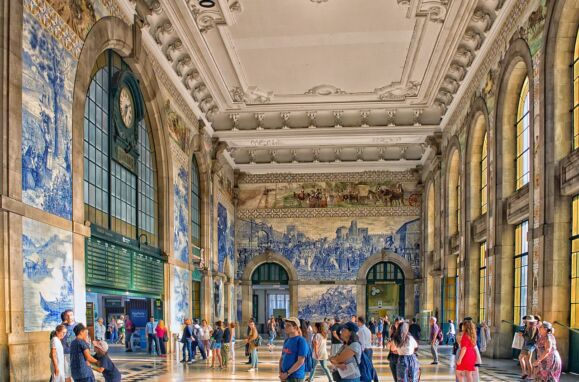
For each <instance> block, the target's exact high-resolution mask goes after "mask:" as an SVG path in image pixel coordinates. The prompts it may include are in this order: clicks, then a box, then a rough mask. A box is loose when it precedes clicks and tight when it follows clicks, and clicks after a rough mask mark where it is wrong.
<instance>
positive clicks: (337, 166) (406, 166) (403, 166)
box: [236, 161, 422, 174]
mask: <svg viewBox="0 0 579 382" xmlns="http://www.w3.org/2000/svg"><path fill="white" fill-rule="evenodd" d="M420 165H422V161H393V162H388V163H387V164H385V163H382V162H371V163H368V162H367V163H364V164H360V163H358V162H353V163H343V162H342V163H317V164H293V163H290V164H285V163H284V164H271V163H267V164H243V165H236V168H237V169H239V170H240V171H243V172H247V173H251V174H268V173H271V172H281V173H290V174H327V173H337V172H338V173H339V172H343V173H349V172H361V171H369V170H377V171H379V170H384V169H388V170H390V171H407V170H411V169H413V168H416V166H420Z"/></svg>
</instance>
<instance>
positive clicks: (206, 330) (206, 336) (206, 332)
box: [201, 320, 213, 357]
mask: <svg viewBox="0 0 579 382" xmlns="http://www.w3.org/2000/svg"><path fill="white" fill-rule="evenodd" d="M211 332H213V328H212V327H211V325H208V324H207V320H202V321H201V341H203V347H204V348H205V352H206V354H207V357H209V356H210V354H211V352H210V351H209V340H210V339H211Z"/></svg>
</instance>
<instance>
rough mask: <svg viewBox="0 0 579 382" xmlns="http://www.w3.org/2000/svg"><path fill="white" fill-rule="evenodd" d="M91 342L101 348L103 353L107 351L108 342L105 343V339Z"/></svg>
mask: <svg viewBox="0 0 579 382" xmlns="http://www.w3.org/2000/svg"><path fill="white" fill-rule="evenodd" d="M92 344H93V345H94V347H95V348H97V349H100V350H102V351H103V353H106V352H108V351H109V344H107V343H106V342H105V341H93V342H92Z"/></svg>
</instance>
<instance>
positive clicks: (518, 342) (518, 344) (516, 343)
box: [511, 332, 525, 350]
mask: <svg viewBox="0 0 579 382" xmlns="http://www.w3.org/2000/svg"><path fill="white" fill-rule="evenodd" d="M524 342H525V339H524V338H523V336H521V335H519V333H518V332H516V333H515V336H514V337H513V344H512V345H511V347H512V348H513V349H519V350H521V349H522V348H523V343H524Z"/></svg>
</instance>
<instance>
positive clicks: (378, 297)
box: [366, 261, 405, 317]
mask: <svg viewBox="0 0 579 382" xmlns="http://www.w3.org/2000/svg"><path fill="white" fill-rule="evenodd" d="M366 283H367V284H366V316H367V317H371V316H377V315H380V316H383V315H384V314H385V313H386V314H388V315H389V316H404V293H405V288H404V287H405V285H404V284H405V282H404V272H403V271H402V269H401V268H400V267H399V266H398V265H397V264H395V263H392V262H390V261H383V262H380V263H378V264H375V265H373V266H372V268H370V270H369V271H368V274H367V275H366Z"/></svg>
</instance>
